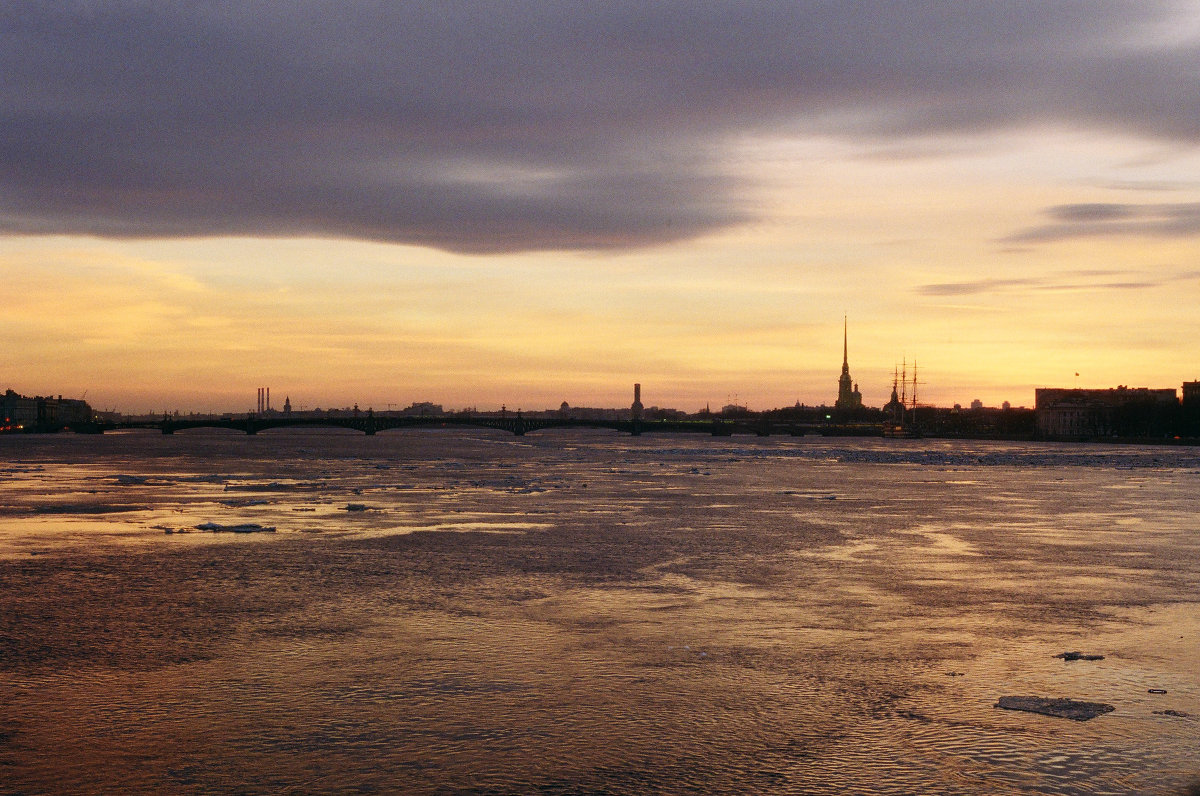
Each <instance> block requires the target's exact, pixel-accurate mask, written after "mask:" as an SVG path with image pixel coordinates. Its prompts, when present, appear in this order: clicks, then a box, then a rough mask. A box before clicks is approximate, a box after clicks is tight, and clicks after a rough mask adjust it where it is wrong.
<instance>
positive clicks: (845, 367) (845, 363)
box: [833, 318, 862, 409]
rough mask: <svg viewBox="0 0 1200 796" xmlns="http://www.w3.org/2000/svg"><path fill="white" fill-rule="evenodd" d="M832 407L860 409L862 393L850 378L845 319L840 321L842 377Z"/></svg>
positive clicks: (848, 346)
mask: <svg viewBox="0 0 1200 796" xmlns="http://www.w3.org/2000/svg"><path fill="white" fill-rule="evenodd" d="M833 405H834V407H835V408H837V409H861V408H862V393H860V392H859V391H858V385H857V384H855V383H854V379H852V378H850V336H849V321H848V319H846V318H843V319H842V375H841V376H840V377H839V378H838V397H837V401H836V402H834V404H833Z"/></svg>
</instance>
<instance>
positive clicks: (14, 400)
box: [0, 390, 93, 430]
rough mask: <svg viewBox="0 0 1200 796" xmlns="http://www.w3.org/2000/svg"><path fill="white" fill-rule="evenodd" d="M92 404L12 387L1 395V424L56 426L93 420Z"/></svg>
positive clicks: (12, 427)
mask: <svg viewBox="0 0 1200 796" xmlns="http://www.w3.org/2000/svg"><path fill="white" fill-rule="evenodd" d="M92 420H93V417H92V407H91V406H89V405H88V403H87V401H83V400H80V399H78V398H63V397H62V396H61V395H60V396H58V397H57V398H56V397H54V396H52V395H47V396H40V395H39V396H36V397H33V398H29V397H27V396H24V395H19V394H17V393H15V392H13V391H12V390H6V391H5V393H4V395H3V397H0V428H3V429H5V430H17V429H36V428H41V429H45V430H57V429H60V428H68V427H70V426H72V425H79V424H83V423H90V422H92Z"/></svg>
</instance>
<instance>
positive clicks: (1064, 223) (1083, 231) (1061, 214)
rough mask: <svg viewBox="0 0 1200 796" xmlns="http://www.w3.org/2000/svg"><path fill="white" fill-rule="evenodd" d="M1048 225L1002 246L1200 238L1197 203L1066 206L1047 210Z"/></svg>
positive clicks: (1016, 235) (1011, 238)
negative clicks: (1107, 238) (1135, 238)
mask: <svg viewBox="0 0 1200 796" xmlns="http://www.w3.org/2000/svg"><path fill="white" fill-rule="evenodd" d="M1043 214H1044V215H1045V216H1047V218H1048V219H1049V221H1048V223H1045V224H1040V225H1038V226H1034V227H1029V228H1027V229H1023V230H1020V231H1018V232H1015V233H1013V234H1012V235H1008V236H1007V237H1005V238H1003V239H1002V242H1004V243H1017V244H1020V243H1026V244H1029V243H1049V242H1054V241H1061V240H1069V239H1072V238H1091V237H1101V236H1123V237H1129V236H1143V237H1155V238H1179V237H1192V236H1195V235H1200V202H1184V203H1179V204H1142V205H1138V204H1069V205H1057V206H1055V207H1050V208H1047V209H1046V210H1045V211H1043Z"/></svg>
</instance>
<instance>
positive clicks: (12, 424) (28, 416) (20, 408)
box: [0, 390, 38, 429]
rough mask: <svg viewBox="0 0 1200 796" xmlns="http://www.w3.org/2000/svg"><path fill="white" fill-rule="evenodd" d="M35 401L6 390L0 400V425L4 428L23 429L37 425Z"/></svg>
mask: <svg viewBox="0 0 1200 796" xmlns="http://www.w3.org/2000/svg"><path fill="white" fill-rule="evenodd" d="M37 419H38V408H37V399H35V398H26V397H25V396H24V395H18V394H17V393H15V392H13V391H12V390H6V391H5V393H4V397H3V398H0V425H3V427H4V428H14V429H15V428H25V427H31V426H34V425H36V424H37Z"/></svg>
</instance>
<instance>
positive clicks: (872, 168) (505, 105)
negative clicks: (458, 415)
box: [0, 0, 1200, 412]
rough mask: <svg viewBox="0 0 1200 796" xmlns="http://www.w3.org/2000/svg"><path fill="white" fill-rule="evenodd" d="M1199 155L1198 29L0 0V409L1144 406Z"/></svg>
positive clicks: (664, 9) (1193, 268)
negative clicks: (855, 387)
mask: <svg viewBox="0 0 1200 796" xmlns="http://www.w3.org/2000/svg"><path fill="white" fill-rule="evenodd" d="M1198 145H1200V3H1197V2H1152V1H1150V2H1146V1H1142V2H1101V1H1099V0H1088V1H1087V2H1082V1H1078V2H1072V1H1071V0H1055V1H1054V2H1028V0H1012V1H1011V2H974V1H972V0H966V1H965V2H964V1H963V0H958V1H957V2H946V3H941V2H897V1H896V0H880V1H879V2H840V3H839V2H797V0H786V1H781V2H747V1H746V0H740V1H739V2H734V3H720V2H703V3H699V2H645V0H628V1H627V0H606V2H603V3H600V2H521V1H520V0H507V1H506V2H453V0H439V1H438V2H428V3H415V2H399V1H398V0H393V1H392V2H354V3H340V2H338V3H335V2H311V1H309V0H287V2H257V1H255V0H247V1H245V2H237V3H219V2H197V1H196V0H189V1H188V2H170V0H156V1H155V2H120V1H119V0H106V1H105V2H91V1H90V0H77V1H73V2H45V1H44V0H37V1H36V2H22V1H21V0H11V1H10V2H6V3H3V4H2V5H0V274H2V275H3V279H4V291H3V294H2V295H3V298H0V307H2V308H3V312H2V314H0V337H2V339H3V345H2V346H0V391H3V389H5V388H7V387H11V388H12V389H15V390H17V391H18V392H22V393H25V394H48V393H53V394H59V393H61V394H64V395H70V396H75V397H78V396H80V395H83V394H84V393H85V391H86V396H87V400H88V401H89V402H90V403H92V404H93V406H96V407H98V408H101V409H104V408H116V409H119V410H121V411H126V412H136V411H149V410H154V411H161V410H163V409H174V408H179V409H181V410H183V411H188V410H195V411H210V410H220V411H231V410H232V411H245V410H248V409H252V408H253V407H254V405H255V397H256V388H257V387H259V386H269V387H270V388H271V392H272V399H273V403H274V404H275V405H276V406H279V405H282V403H283V399H284V396H285V395H286V396H290V397H291V400H292V402H293V404H294V405H295V406H297V407H306V408H313V407H317V406H320V407H329V406H345V405H349V404H352V403H355V402H357V403H359V404H360V405H361V406H363V407H366V406H372V407H374V408H376V409H384V408H387V407H388V405H394V406H396V407H399V406H403V405H407V404H408V403H410V402H412V401H422V400H428V401H434V402H437V403H442V404H444V405H445V406H446V407H447V408H461V407H465V406H478V407H479V408H481V409H484V408H498V407H499V406H500V404H502V403H505V404H507V405H508V406H509V407H510V408H514V407H518V406H520V407H523V408H527V409H538V408H545V407H556V406H558V404H559V403H560V402H562V401H564V400H566V401H568V402H569V403H571V404H572V405H577V406H597V405H601V406H617V405H627V404H628V403H629V402H630V401H631V400H632V385H633V383H634V382H641V383H642V385H643V400H644V402H645V403H646V405H647V406H650V405H658V406H672V407H677V408H681V409H687V410H695V409H698V408H702V407H703V406H704V405H705V404H711V405H712V406H713V407H714V408H716V407H718V406H720V405H723V404H725V403H729V402H731V401H734V400H736V401H737V402H738V403H742V404H747V405H749V406H750V407H751V408H754V409H767V408H772V407H776V406H782V405H791V404H793V403H795V402H796V401H801V402H804V403H808V404H815V403H822V402H829V403H832V401H833V399H834V398H835V397H836V390H837V377H838V375H839V373H840V369H841V357H842V320H843V316H848V318H849V329H850V366H851V373H852V375H853V376H854V377H855V379H856V380H857V381H858V382H859V383H860V388H861V390H862V393H863V397H864V401H865V402H866V403H867V404H870V405H876V406H878V405H881V404H883V403H884V402H885V401H886V400H887V399H888V395H889V393H890V390H891V380H892V373H893V367H894V366H895V365H896V364H897V363H899V362H901V360H902V359H907V361H908V362H910V363H911V362H912V361H913V360H916V361H917V362H918V364H919V367H920V373H921V381H922V385H921V388H920V389H921V395H922V398H923V399H924V400H927V401H929V402H933V403H938V404H941V405H948V404H952V403H956V402H957V403H963V404H966V403H968V402H970V401H971V400H972V399H975V398H980V399H982V400H983V401H984V402H985V403H986V404H989V405H998V404H999V403H1000V402H1001V401H1005V400H1008V401H1011V402H1012V403H1013V404H1014V405H1032V402H1033V389H1034V387H1036V386H1080V387H1108V386H1116V385H1118V384H1128V385H1131V386H1149V387H1178V386H1179V384H1180V382H1182V381H1184V380H1192V379H1198V378H1200V356H1197V354H1198V350H1200V343H1198V341H1200V146H1198ZM1076 373H1078V374H1079V376H1078V377H1076V376H1075V374H1076Z"/></svg>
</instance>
